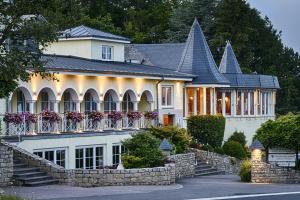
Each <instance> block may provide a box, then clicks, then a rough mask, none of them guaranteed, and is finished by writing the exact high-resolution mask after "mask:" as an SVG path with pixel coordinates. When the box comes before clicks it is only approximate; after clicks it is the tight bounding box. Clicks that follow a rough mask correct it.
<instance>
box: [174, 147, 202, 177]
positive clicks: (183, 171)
mask: <svg viewBox="0 0 300 200" xmlns="http://www.w3.org/2000/svg"><path fill="white" fill-rule="evenodd" d="M169 160H171V161H174V163H175V174H176V178H177V179H179V178H183V177H192V176H194V175H195V163H196V162H195V161H196V158H195V154H194V153H187V154H176V155H171V156H169Z"/></svg>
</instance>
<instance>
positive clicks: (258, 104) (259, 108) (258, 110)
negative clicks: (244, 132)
mask: <svg viewBox="0 0 300 200" xmlns="http://www.w3.org/2000/svg"><path fill="white" fill-rule="evenodd" d="M256 101H257V114H258V115H260V114H261V93H260V91H257V100H256Z"/></svg>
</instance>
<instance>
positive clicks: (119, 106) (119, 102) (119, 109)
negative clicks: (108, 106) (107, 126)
mask: <svg viewBox="0 0 300 200" xmlns="http://www.w3.org/2000/svg"><path fill="white" fill-rule="evenodd" d="M121 103H122V102H121V101H117V102H116V105H117V107H116V109H117V111H121Z"/></svg>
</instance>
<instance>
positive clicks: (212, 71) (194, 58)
mask: <svg viewBox="0 0 300 200" xmlns="http://www.w3.org/2000/svg"><path fill="white" fill-rule="evenodd" d="M177 71H179V72H183V73H189V74H194V75H197V77H196V78H195V79H194V80H193V84H222V85H224V84H229V81H228V80H227V79H226V78H225V77H224V76H223V74H221V73H220V72H219V70H218V68H217V65H216V63H215V61H214V59H213V56H212V53H211V51H210V49H209V47H208V44H207V41H206V39H205V37H204V34H203V31H202V29H201V27H200V25H199V22H198V21H197V19H196V18H195V20H194V23H193V25H192V27H191V30H190V33H189V36H188V39H187V41H186V44H185V48H184V50H183V53H182V56H181V60H180V63H179V65H178V68H177Z"/></svg>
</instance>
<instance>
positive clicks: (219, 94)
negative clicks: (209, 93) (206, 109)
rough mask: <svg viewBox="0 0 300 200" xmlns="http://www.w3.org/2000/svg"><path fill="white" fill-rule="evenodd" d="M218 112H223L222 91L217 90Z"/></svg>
mask: <svg viewBox="0 0 300 200" xmlns="http://www.w3.org/2000/svg"><path fill="white" fill-rule="evenodd" d="M217 114H222V92H220V91H217Z"/></svg>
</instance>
